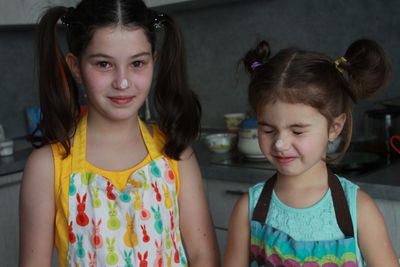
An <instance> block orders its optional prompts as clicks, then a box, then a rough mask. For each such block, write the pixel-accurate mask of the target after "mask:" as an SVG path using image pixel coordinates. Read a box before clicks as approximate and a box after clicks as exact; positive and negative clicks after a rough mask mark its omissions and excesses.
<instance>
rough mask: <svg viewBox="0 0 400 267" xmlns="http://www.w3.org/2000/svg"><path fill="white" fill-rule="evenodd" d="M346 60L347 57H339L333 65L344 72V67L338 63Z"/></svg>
mask: <svg viewBox="0 0 400 267" xmlns="http://www.w3.org/2000/svg"><path fill="white" fill-rule="evenodd" d="M346 62H347V59H346V58H345V57H340V58H339V59H337V60H335V67H336V69H337V70H338V71H339V72H340V73H341V74H343V73H344V71H345V69H343V68H342V67H340V65H341V64H342V63H346Z"/></svg>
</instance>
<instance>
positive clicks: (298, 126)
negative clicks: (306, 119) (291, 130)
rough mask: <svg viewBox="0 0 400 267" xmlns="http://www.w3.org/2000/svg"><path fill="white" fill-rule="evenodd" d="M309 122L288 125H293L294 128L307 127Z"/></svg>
mask: <svg viewBox="0 0 400 267" xmlns="http://www.w3.org/2000/svg"><path fill="white" fill-rule="evenodd" d="M310 126H311V124H307V123H295V124H292V125H290V127H295V128H307V127H310Z"/></svg>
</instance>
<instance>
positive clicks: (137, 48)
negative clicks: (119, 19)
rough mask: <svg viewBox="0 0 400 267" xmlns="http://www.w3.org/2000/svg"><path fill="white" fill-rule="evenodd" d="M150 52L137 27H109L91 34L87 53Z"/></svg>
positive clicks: (143, 32) (141, 32)
mask: <svg viewBox="0 0 400 267" xmlns="http://www.w3.org/2000/svg"><path fill="white" fill-rule="evenodd" d="M144 51H151V44H150V42H149V40H148V38H147V36H146V33H145V31H144V30H143V29H142V28H140V27H137V26H130V27H126V26H121V25H111V26H105V27H100V28H98V29H96V30H95V31H94V32H93V36H92V39H91V40H90V42H89V45H88V47H87V49H86V52H87V53H124V52H128V53H135V52H144Z"/></svg>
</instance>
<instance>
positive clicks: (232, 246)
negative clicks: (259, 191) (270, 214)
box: [223, 194, 250, 267]
mask: <svg viewBox="0 0 400 267" xmlns="http://www.w3.org/2000/svg"><path fill="white" fill-rule="evenodd" d="M248 203H249V197H248V194H245V195H243V196H242V197H241V198H240V199H239V200H238V201H237V202H236V204H235V207H234V208H233V212H232V215H231V219H230V221H229V226H228V241H227V247H226V251H225V256H224V262H223V266H224V267H247V266H249V253H250V225H249V215H248V214H249V208H248V207H249V206H248V205H249V204H248Z"/></svg>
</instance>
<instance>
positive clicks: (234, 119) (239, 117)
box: [224, 113, 246, 133]
mask: <svg viewBox="0 0 400 267" xmlns="http://www.w3.org/2000/svg"><path fill="white" fill-rule="evenodd" d="M245 117H246V114H244V113H227V114H225V115H224V122H225V127H226V130H227V131H228V132H230V133H238V132H239V128H240V127H239V126H240V123H241V122H242V121H243V120H244V119H245Z"/></svg>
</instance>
